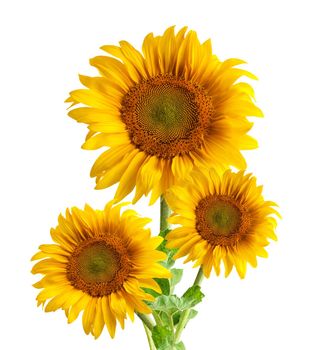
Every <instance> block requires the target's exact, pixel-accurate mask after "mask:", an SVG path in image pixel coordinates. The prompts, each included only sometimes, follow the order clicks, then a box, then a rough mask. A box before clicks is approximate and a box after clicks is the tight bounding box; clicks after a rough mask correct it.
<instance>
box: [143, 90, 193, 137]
mask: <svg viewBox="0 0 320 350" xmlns="http://www.w3.org/2000/svg"><path fill="white" fill-rule="evenodd" d="M142 102H143V103H141V105H139V109H140V116H141V122H142V123H143V125H144V126H145V128H146V130H148V131H149V132H150V133H152V134H154V135H156V136H158V137H159V138H160V139H161V140H163V141H173V140H175V139H176V138H179V139H180V138H183V137H186V135H187V134H188V133H189V132H190V131H191V130H192V129H193V128H194V127H195V124H196V123H197V120H198V118H197V107H196V106H195V105H194V102H193V101H192V96H191V95H190V93H189V91H187V90H186V89H184V88H182V87H176V86H171V85H168V84H164V85H162V86H159V87H157V86H155V87H154V89H152V90H151V89H150V91H149V96H148V98H147V103H146V101H142Z"/></svg>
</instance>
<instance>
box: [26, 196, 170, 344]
mask: <svg viewBox="0 0 320 350" xmlns="http://www.w3.org/2000/svg"><path fill="white" fill-rule="evenodd" d="M120 208H121V205H117V206H114V207H112V204H111V203H109V204H108V205H107V206H106V207H105V209H104V210H102V211H98V210H93V209H91V208H90V207H89V206H86V207H85V209H84V210H80V209H78V208H72V210H71V212H70V211H69V210H67V211H66V217H63V216H62V215H60V217H59V225H58V226H57V227H56V228H55V229H52V230H51V236H52V239H53V240H54V241H55V242H56V244H45V245H41V246H40V247H39V249H40V251H39V252H38V253H37V254H35V255H34V256H33V258H32V259H33V260H38V259H42V260H41V261H39V262H38V263H37V264H35V265H34V267H33V269H32V272H33V273H34V274H36V273H40V274H43V275H44V277H43V278H42V279H41V280H40V281H39V282H37V283H36V284H35V285H34V286H35V287H36V288H41V289H42V291H41V292H40V293H39V294H38V296H37V300H38V305H41V304H43V305H44V304H45V303H46V301H48V300H49V299H51V300H50V301H49V302H48V303H47V305H46V307H45V311H56V310H57V309H59V308H61V309H63V310H64V311H65V312H66V315H67V317H68V322H73V321H74V320H75V319H76V318H77V317H78V315H79V313H80V312H81V311H82V310H83V311H84V312H83V316H82V322H83V328H84V331H85V332H86V333H87V334H89V333H91V334H92V335H94V336H95V337H96V338H97V337H99V335H100V334H101V332H102V330H103V328H104V326H105V325H106V326H107V328H108V331H109V333H110V335H111V337H114V335H115V330H116V320H117V321H118V322H119V323H120V325H121V327H122V328H123V327H124V320H125V319H126V317H127V314H128V315H129V317H130V318H131V319H132V320H133V318H134V312H135V311H137V312H140V313H149V312H150V309H149V307H148V306H147V305H146V304H145V303H144V301H143V300H153V297H151V295H150V294H147V293H145V292H144V291H143V290H142V289H141V288H151V289H154V290H155V291H157V292H159V293H161V289H160V288H159V286H158V285H157V283H156V282H155V281H154V280H153V278H155V277H159V278H167V277H170V273H169V272H168V271H167V270H166V269H165V268H164V267H162V266H161V265H160V264H159V263H158V262H159V261H161V260H163V259H165V258H166V255H165V254H164V253H162V252H159V251H157V250H156V248H157V246H158V245H159V244H160V243H161V241H162V238H161V237H152V238H151V237H150V230H149V229H144V226H145V224H146V223H148V222H149V221H150V219H147V218H141V217H138V216H137V215H136V213H135V212H134V211H133V210H127V211H125V212H124V213H123V214H122V216H120Z"/></svg>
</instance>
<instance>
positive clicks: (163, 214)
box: [160, 196, 171, 231]
mask: <svg viewBox="0 0 320 350" xmlns="http://www.w3.org/2000/svg"><path fill="white" fill-rule="evenodd" d="M170 212H171V211H170V208H169V206H168V204H167V202H166V200H165V199H164V197H163V196H161V198H160V231H164V230H166V229H167V228H170V225H169V223H168V221H167V218H168V217H169V215H170Z"/></svg>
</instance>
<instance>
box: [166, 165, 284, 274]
mask: <svg viewBox="0 0 320 350" xmlns="http://www.w3.org/2000/svg"><path fill="white" fill-rule="evenodd" d="M166 199H167V201H168V203H169V206H170V207H171V208H172V210H173V212H174V214H173V215H172V216H171V217H170V218H169V219H168V221H169V222H170V223H172V224H180V225H181V227H178V228H176V229H174V230H173V231H171V232H170V233H169V234H168V236H167V240H168V243H167V247H168V248H179V251H178V253H177V254H176V255H175V258H180V257H182V256H186V255H188V257H187V259H186V260H185V262H188V261H190V260H191V261H196V263H195V265H194V267H196V266H202V268H203V272H204V275H205V276H206V277H209V276H210V273H211V270H212V267H214V269H215V272H216V274H217V275H219V274H220V264H221V262H223V263H224V268H225V276H226V277H227V276H228V275H229V273H230V272H231V270H232V268H233V266H235V268H236V270H237V272H238V274H239V276H240V277H241V278H244V277H245V274H246V265H247V262H249V263H250V265H251V266H253V267H256V266H257V258H256V257H257V256H260V257H267V252H266V250H265V249H264V248H265V246H267V245H268V244H269V242H268V239H269V238H270V239H273V240H276V239H277V237H276V235H275V233H274V229H275V227H276V224H277V223H276V220H275V218H274V215H273V214H275V215H278V216H279V214H278V212H277V211H276V210H275V209H274V208H273V207H274V206H276V204H275V203H274V202H270V201H265V200H264V199H263V196H262V186H257V185H256V178H255V177H253V176H252V175H251V174H247V175H245V174H244V172H243V171H240V172H238V173H232V172H231V171H230V170H227V171H226V172H224V173H223V174H222V175H218V174H217V173H216V172H215V171H213V170H209V171H207V170H202V172H200V171H197V172H194V173H193V174H192V180H190V181H189V182H188V183H187V184H185V185H184V186H183V187H182V186H174V187H172V188H171V189H170V190H169V191H168V193H167V196H166Z"/></svg>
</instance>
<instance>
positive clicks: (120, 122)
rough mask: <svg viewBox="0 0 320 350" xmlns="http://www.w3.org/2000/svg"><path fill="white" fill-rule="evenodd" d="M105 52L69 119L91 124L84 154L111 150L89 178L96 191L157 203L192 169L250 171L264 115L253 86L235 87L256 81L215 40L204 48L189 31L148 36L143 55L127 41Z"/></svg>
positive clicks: (75, 95) (84, 81)
mask: <svg viewBox="0 0 320 350" xmlns="http://www.w3.org/2000/svg"><path fill="white" fill-rule="evenodd" d="M102 50H104V51H106V52H107V53H108V54H109V56H98V57H95V58H93V59H91V60H90V63H91V65H92V66H94V67H96V68H97V69H98V71H99V73H100V74H101V76H99V77H87V76H80V81H81V82H82V84H83V85H84V86H85V87H86V89H80V90H75V91H72V92H71V93H70V97H69V98H68V99H67V102H71V103H72V106H73V105H76V104H79V103H80V104H82V106H81V107H79V108H75V109H73V110H71V111H70V112H69V115H70V116H71V117H72V118H74V119H75V120H77V121H78V122H82V123H86V124H88V128H89V130H90V131H89V133H88V136H87V139H86V142H85V143H84V145H83V148H85V149H98V148H100V147H103V146H107V147H109V149H108V150H107V151H105V152H104V153H102V154H101V155H100V156H99V158H98V159H97V160H96V162H95V164H94V165H93V167H92V170H91V176H92V177H96V181H97V186H96V188H97V189H102V188H106V187H108V186H111V185H113V184H115V183H117V182H119V186H118V189H117V192H116V196H115V199H116V200H117V201H119V200H121V199H122V198H124V197H125V196H126V195H127V194H129V193H130V192H131V191H132V190H133V189H134V187H135V186H136V194H135V198H134V202H135V201H137V200H138V199H139V198H140V197H141V196H142V195H143V194H144V195H147V194H148V193H149V192H150V191H152V195H151V200H150V202H151V203H154V202H155V201H156V199H157V198H158V197H159V195H161V194H162V193H164V192H165V191H166V189H167V188H169V187H170V186H171V185H173V184H174V183H176V182H177V180H181V179H184V178H186V177H187V176H188V174H189V173H190V172H191V170H193V169H194V168H198V167H200V166H205V167H215V168H216V169H217V168H223V167H225V166H228V165H233V166H236V167H237V168H239V169H243V168H245V165H246V164H245V160H244V158H243V157H242V155H241V153H240V150H241V149H251V148H255V147H256V145H257V144H256V141H255V140H254V139H252V138H251V137H250V136H248V135H247V134H246V133H247V131H248V130H250V128H251V126H252V123H250V122H248V120H247V119H246V117H247V116H262V112H261V110H260V109H259V108H258V107H256V106H255V105H254V103H253V102H252V98H253V90H252V88H251V86H250V85H248V84H247V83H244V82H237V81H238V79H239V78H240V77H241V76H246V77H249V78H253V79H255V76H254V75H252V74H251V73H249V72H247V71H246V70H243V69H239V68H235V66H237V65H239V64H242V63H245V62H244V61H242V60H239V59H228V60H226V61H224V62H221V61H220V60H219V59H218V58H217V57H216V56H215V55H213V54H212V49H211V42H210V40H207V41H206V42H204V43H200V42H199V40H198V38H197V34H196V32H194V31H189V32H187V28H183V29H181V30H180V31H179V32H178V33H177V34H175V32H174V27H170V28H168V29H167V30H166V31H165V33H164V34H163V35H162V36H157V37H154V36H153V34H149V35H147V36H146V38H145V40H144V42H143V46H142V52H143V53H140V52H139V51H137V50H136V49H135V48H134V47H133V46H131V45H130V44H129V43H128V42H126V41H121V42H120V46H111V45H106V46H102Z"/></svg>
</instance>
